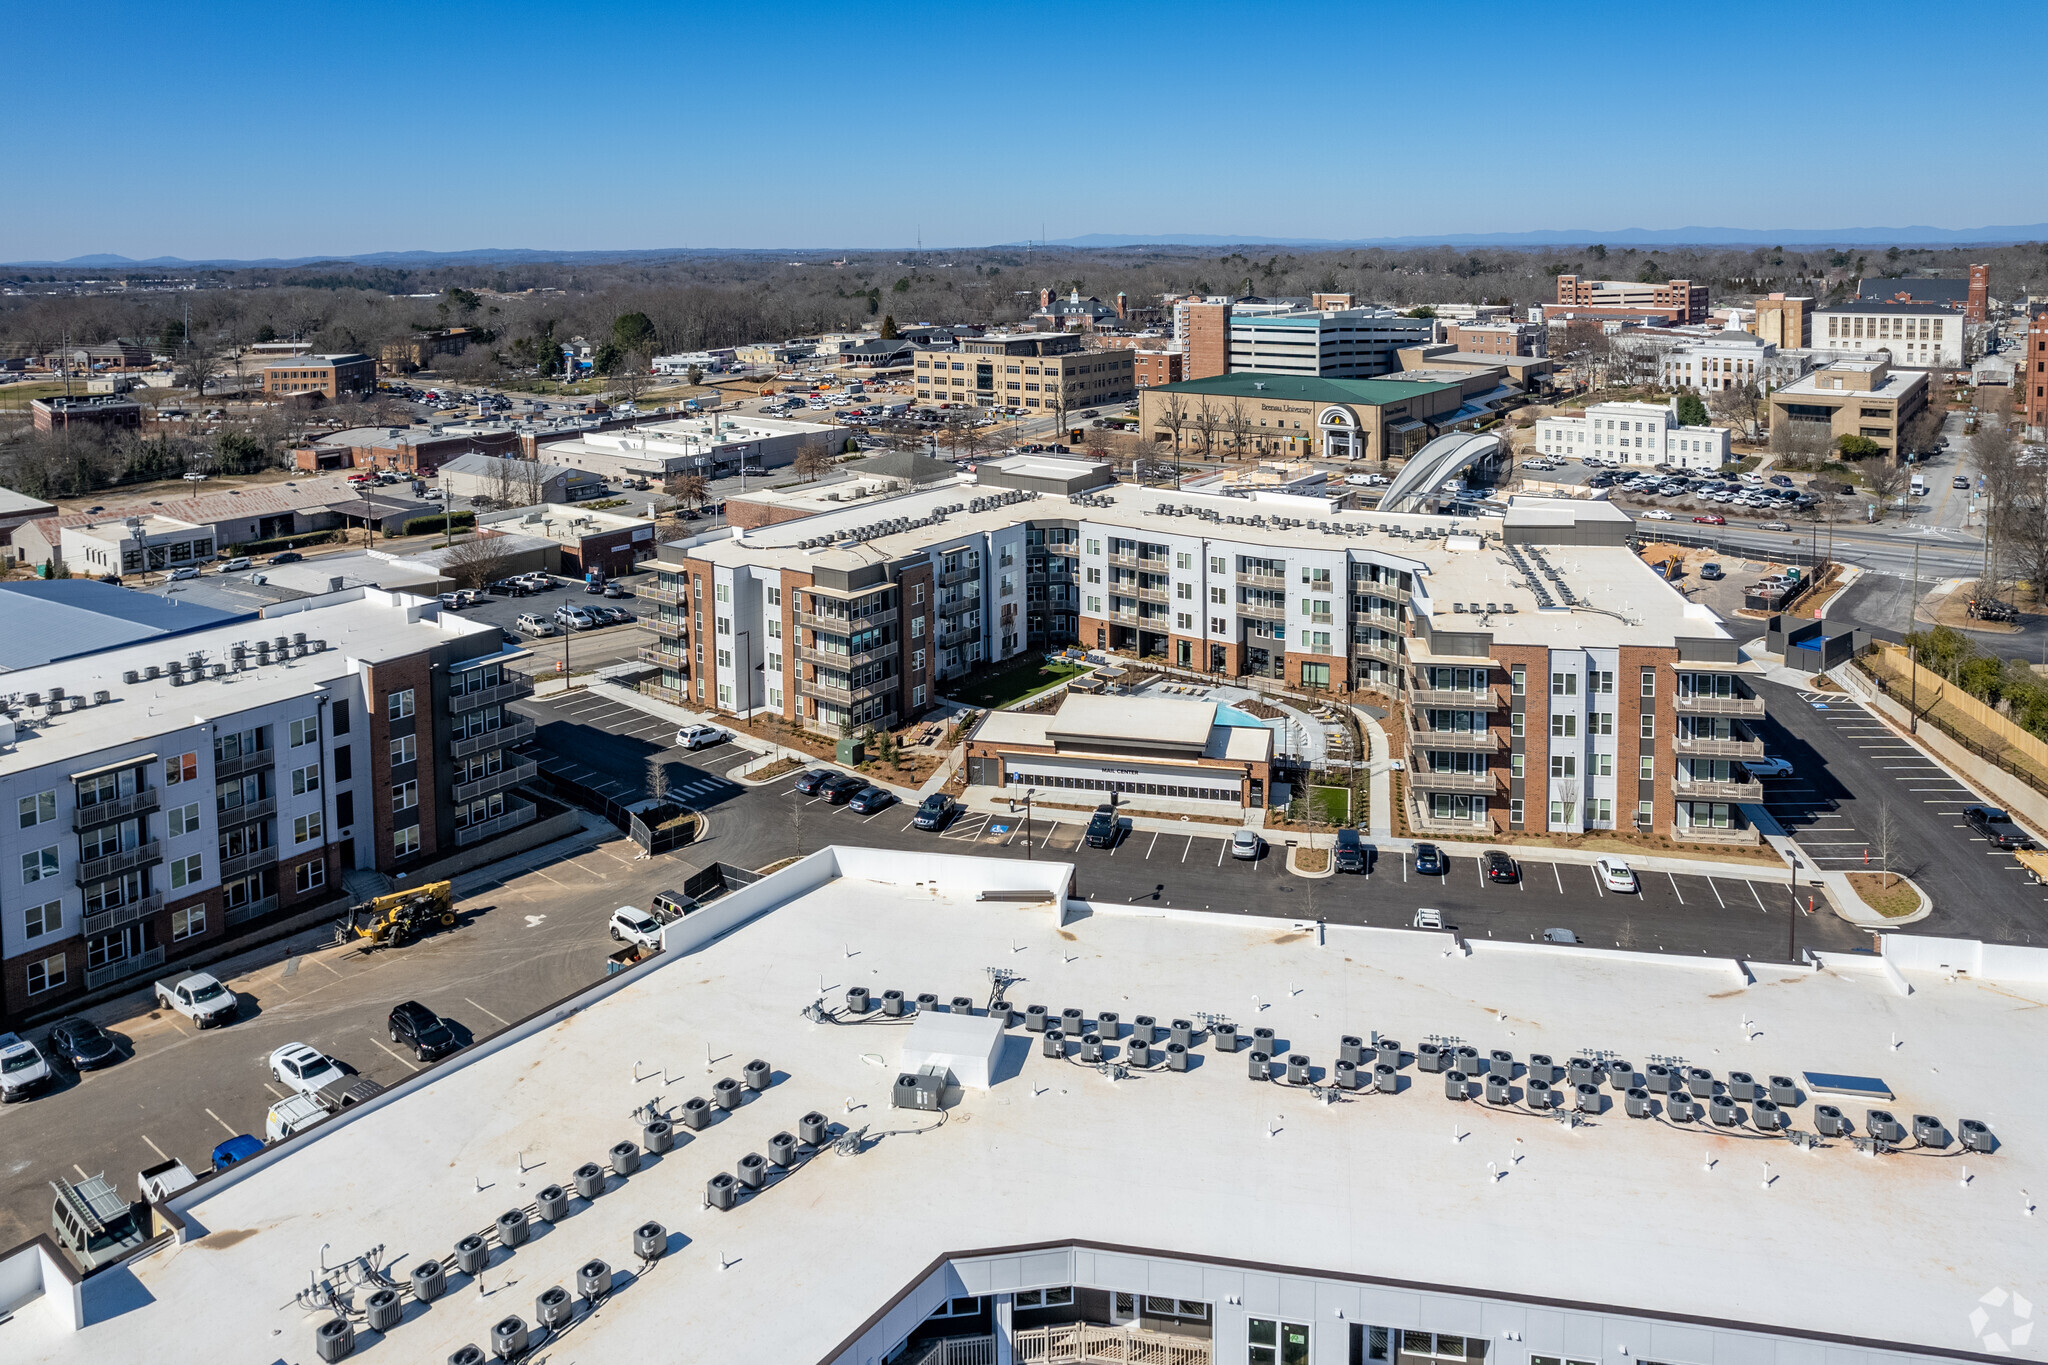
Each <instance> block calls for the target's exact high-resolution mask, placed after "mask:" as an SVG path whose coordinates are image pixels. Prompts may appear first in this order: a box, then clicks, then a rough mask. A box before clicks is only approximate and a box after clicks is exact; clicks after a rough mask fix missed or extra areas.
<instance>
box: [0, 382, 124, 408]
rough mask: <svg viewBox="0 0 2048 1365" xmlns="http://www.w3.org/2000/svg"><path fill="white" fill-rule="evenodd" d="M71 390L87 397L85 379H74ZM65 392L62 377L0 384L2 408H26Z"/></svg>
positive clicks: (0, 403)
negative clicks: (44, 380) (53, 379)
mask: <svg viewBox="0 0 2048 1365" xmlns="http://www.w3.org/2000/svg"><path fill="white" fill-rule="evenodd" d="M71 391H72V392H73V393H74V394H77V395H78V396H79V397H81V398H83V397H85V396H86V393H85V381H84V380H82V379H74V380H73V381H72V384H71ZM63 392H64V381H63V380H61V379H59V380H56V381H55V382H34V381H28V380H24V381H22V382H20V383H15V384H0V408H26V407H27V406H28V405H29V404H30V403H33V402H34V401H35V400H36V399H38V398H55V397H57V396H58V395H59V394H61V393H63ZM131 396H132V395H131Z"/></svg>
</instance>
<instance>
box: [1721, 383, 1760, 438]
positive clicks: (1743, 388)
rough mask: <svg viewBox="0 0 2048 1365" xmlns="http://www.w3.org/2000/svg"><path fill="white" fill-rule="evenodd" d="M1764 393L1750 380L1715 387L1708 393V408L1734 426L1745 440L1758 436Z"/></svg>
mask: <svg viewBox="0 0 2048 1365" xmlns="http://www.w3.org/2000/svg"><path fill="white" fill-rule="evenodd" d="M1763 402H1764V395H1763V390H1761V389H1759V388H1758V387H1757V386H1756V385H1755V384H1754V383H1753V382H1751V381H1750V380H1747V379H1745V380H1743V381H1742V382H1741V383H1739V384H1731V385H1729V386H1728V387H1727V388H1725V389H1715V390H1714V391H1713V392H1711V393H1709V394H1708V395H1707V410H1708V411H1709V412H1711V413H1713V414H1714V416H1716V417H1718V418H1720V419H1721V420H1722V421H1724V422H1727V423H1728V424H1729V425H1730V426H1733V427H1734V428H1735V429H1736V431H1737V433H1738V434H1739V435H1740V436H1741V437H1742V439H1743V440H1752V439H1754V438H1755V436H1756V426H1757V419H1758V417H1760V416H1761V415H1762V412H1763Z"/></svg>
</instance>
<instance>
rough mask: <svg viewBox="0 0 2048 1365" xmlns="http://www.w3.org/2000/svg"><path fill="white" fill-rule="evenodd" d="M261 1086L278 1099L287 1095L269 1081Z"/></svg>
mask: <svg viewBox="0 0 2048 1365" xmlns="http://www.w3.org/2000/svg"><path fill="white" fill-rule="evenodd" d="M263 1088H264V1089H265V1090H268V1091H269V1092H270V1093H271V1094H273V1095H275V1096H277V1097H278V1098H279V1099H285V1098H287V1096H286V1095H285V1093H284V1091H282V1090H279V1089H278V1088H277V1087H276V1086H274V1085H272V1084H271V1083H270V1082H269V1081H265V1082H264V1083H263ZM209 1112H211V1111H209Z"/></svg>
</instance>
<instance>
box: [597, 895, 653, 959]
mask: <svg viewBox="0 0 2048 1365" xmlns="http://www.w3.org/2000/svg"><path fill="white" fill-rule="evenodd" d="M606 932H608V933H609V934H610V935H611V936H612V942H614V943H633V944H637V945H639V946H640V947H642V948H659V947H660V946H661V921H660V920H659V919H657V918H655V917H654V916H653V915H650V914H648V913H647V912H646V911H645V910H642V909H640V908H639V907H638V906H633V905H622V906H620V907H619V908H618V909H616V910H614V911H612V918H611V924H610V925H609V926H608V927H607V929H606Z"/></svg>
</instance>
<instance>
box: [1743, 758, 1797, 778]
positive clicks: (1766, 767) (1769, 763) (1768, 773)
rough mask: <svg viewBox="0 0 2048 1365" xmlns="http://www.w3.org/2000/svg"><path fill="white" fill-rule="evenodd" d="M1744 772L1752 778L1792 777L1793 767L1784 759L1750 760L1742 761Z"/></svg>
mask: <svg viewBox="0 0 2048 1365" xmlns="http://www.w3.org/2000/svg"><path fill="white" fill-rule="evenodd" d="M1742 770H1743V771H1744V772H1746V773H1748V774H1749V775H1750V776H1751V777H1790V776H1792V765H1791V764H1790V763H1787V762H1786V761H1785V760H1784V759H1782V758H1771V757H1768V756H1767V757H1764V758H1748V759H1744V760H1743V761H1742Z"/></svg>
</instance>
